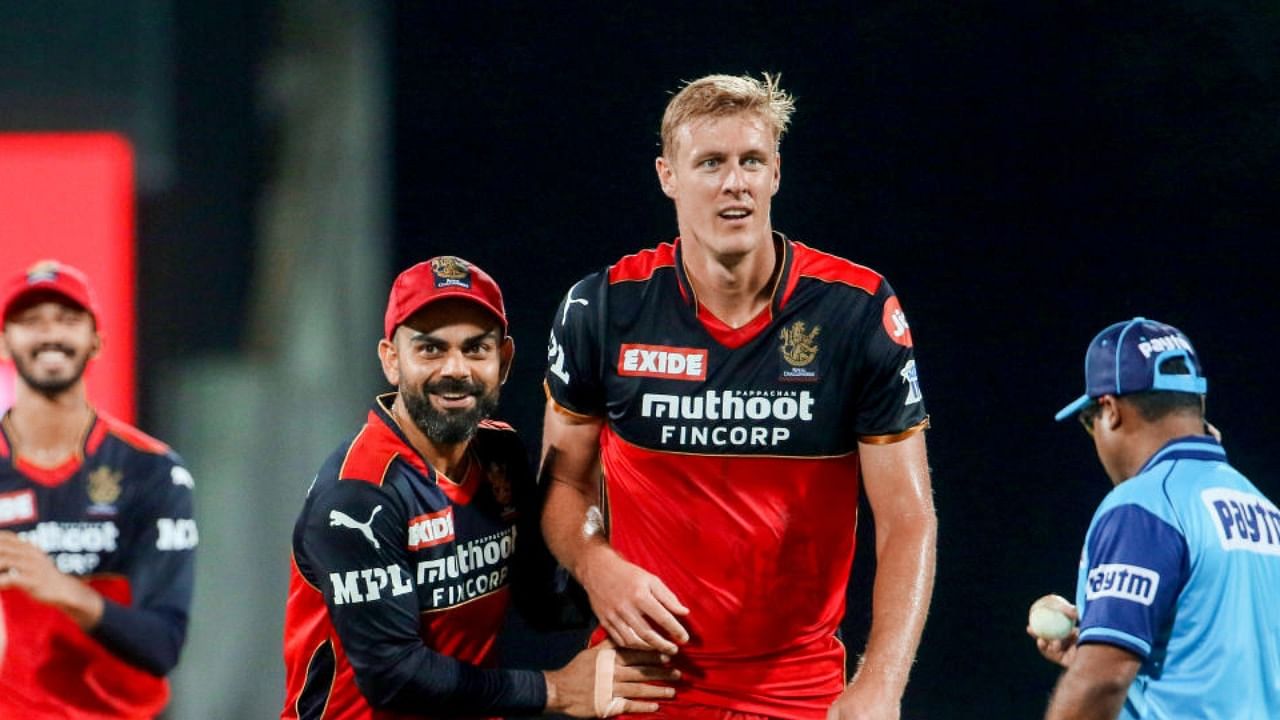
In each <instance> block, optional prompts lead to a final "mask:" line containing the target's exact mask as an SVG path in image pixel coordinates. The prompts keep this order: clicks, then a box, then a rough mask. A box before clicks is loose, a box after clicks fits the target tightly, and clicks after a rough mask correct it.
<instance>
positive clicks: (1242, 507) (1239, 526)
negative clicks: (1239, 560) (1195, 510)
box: [1200, 487, 1280, 555]
mask: <svg viewBox="0 0 1280 720" xmlns="http://www.w3.org/2000/svg"><path fill="white" fill-rule="evenodd" d="M1200 500H1201V501H1202V502H1203V503H1204V505H1205V507H1206V508H1208V510H1209V514H1210V515H1212V516H1213V519H1214V523H1213V527H1214V529H1215V530H1217V531H1218V541H1219V542H1220V543H1221V544H1222V549H1223V550H1228V551H1230V550H1244V551H1248V552H1256V553H1262V554H1263V555H1280V510H1277V509H1276V506H1275V505H1274V504H1272V503H1271V501H1269V500H1267V499H1266V498H1264V497H1262V496H1261V495H1254V494H1252V493H1246V492H1240V491H1239V490H1232V489H1230V488H1221V487H1219V488H1209V489H1207V490H1205V491H1203V492H1201V493H1200Z"/></svg>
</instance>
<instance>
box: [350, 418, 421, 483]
mask: <svg viewBox="0 0 1280 720" xmlns="http://www.w3.org/2000/svg"><path fill="white" fill-rule="evenodd" d="M406 450H407V448H405V445H404V443H403V442H402V441H401V440H400V438H399V437H397V436H396V434H395V433H394V432H392V431H391V429H390V428H388V427H387V426H386V425H385V424H384V423H383V422H382V419H381V418H379V417H378V416H377V414H376V413H373V412H370V413H369V420H368V422H366V423H365V426H364V427H363V428H361V429H360V433H359V434H358V435H356V437H355V439H354V440H352V441H351V447H349V448H347V456H346V457H345V458H343V459H342V467H341V469H339V470H338V479H339V480H358V481H361V482H367V483H370V484H372V485H382V483H383V481H384V480H385V479H386V475H387V469H388V468H390V467H391V463H392V462H393V461H395V459H396V458H402V459H404V460H405V461H406V462H408V463H409V464H410V465H413V466H414V467H415V468H417V469H418V470H420V471H421V472H422V473H423V474H427V468H426V463H424V462H422V459H421V458H419V457H418V454H417V453H416V452H412V451H409V452H406Z"/></svg>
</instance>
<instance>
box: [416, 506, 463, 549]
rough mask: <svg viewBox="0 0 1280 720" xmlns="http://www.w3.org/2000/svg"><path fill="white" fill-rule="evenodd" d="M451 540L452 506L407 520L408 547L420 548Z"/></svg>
mask: <svg viewBox="0 0 1280 720" xmlns="http://www.w3.org/2000/svg"><path fill="white" fill-rule="evenodd" d="M451 540H453V508H445V509H443V510H437V511H436V512H433V513H427V514H426V515H419V516H418V517H416V518H414V519H412V520H410V521H409V549H410V550H421V549H422V548H428V547H431V546H433V545H439V544H441V543H446V542H449V541H451Z"/></svg>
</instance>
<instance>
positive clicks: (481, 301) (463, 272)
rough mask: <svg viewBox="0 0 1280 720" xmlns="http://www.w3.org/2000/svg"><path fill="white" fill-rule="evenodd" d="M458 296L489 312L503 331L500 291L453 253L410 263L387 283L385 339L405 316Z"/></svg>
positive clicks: (503, 318) (504, 323)
mask: <svg viewBox="0 0 1280 720" xmlns="http://www.w3.org/2000/svg"><path fill="white" fill-rule="evenodd" d="M449 298H458V299H461V300H470V301H471V302H473V303H476V304H477V305H479V306H480V307H483V308H484V309H486V310H488V311H489V312H490V313H493V315H494V317H496V318H498V322H500V323H501V324H502V334H503V335H506V333H507V311H506V309H505V307H504V306H503V304H502V291H501V290H499V289H498V283H496V282H494V280H493V278H492V277H489V273H487V272H485V271H484V270H481V269H480V268H479V267H478V266H476V265H474V264H472V263H470V262H467V261H466V260H463V259H462V258H460V257H455V256H453V255H441V256H440V257H434V258H431V259H430V260H424V261H423V262H420V263H418V264H417V265H414V266H413V267H411V268H409V269H408V270H405V271H404V272H402V273H400V275H399V277H397V278H396V281H395V282H394V283H392V285H391V297H389V298H387V316H386V320H385V330H386V333H387V339H391V336H392V335H394V334H395V332H396V327H397V326H399V325H400V324H401V323H403V322H404V321H405V320H408V319H409V316H411V315H413V314H414V313H416V312H418V311H419V310H421V309H422V308H424V307H426V306H427V305H430V304H431V303H433V302H436V301H438V300H447V299H449Z"/></svg>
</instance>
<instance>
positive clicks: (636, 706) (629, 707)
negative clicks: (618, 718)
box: [605, 698, 658, 717]
mask: <svg viewBox="0 0 1280 720" xmlns="http://www.w3.org/2000/svg"><path fill="white" fill-rule="evenodd" d="M616 699H617V700H618V701H619V702H620V709H619V710H618V712H617V714H619V715H621V714H622V713H624V712H625V713H655V712H658V703H655V702H643V701H640V700H623V699H622V698H616ZM605 717H610V716H605Z"/></svg>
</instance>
